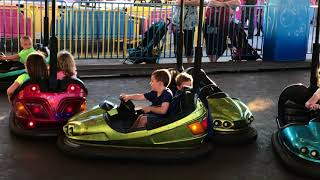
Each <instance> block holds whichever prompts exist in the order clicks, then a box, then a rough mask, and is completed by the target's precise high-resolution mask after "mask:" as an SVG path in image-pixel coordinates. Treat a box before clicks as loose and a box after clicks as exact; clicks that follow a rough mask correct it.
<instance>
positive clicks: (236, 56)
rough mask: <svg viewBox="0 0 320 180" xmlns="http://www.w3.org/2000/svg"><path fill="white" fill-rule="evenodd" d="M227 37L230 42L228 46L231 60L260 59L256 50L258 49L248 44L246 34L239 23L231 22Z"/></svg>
mask: <svg viewBox="0 0 320 180" xmlns="http://www.w3.org/2000/svg"><path fill="white" fill-rule="evenodd" d="M229 38H230V40H231V44H229V45H228V46H229V48H230V50H231V58H232V60H233V61H241V60H248V61H255V60H257V59H261V57H260V55H259V54H258V52H257V50H258V49H254V48H253V47H252V46H251V45H250V44H249V42H248V39H247V34H246V32H245V31H244V29H243V27H242V26H241V25H240V24H237V23H235V22H231V24H230V32H229Z"/></svg>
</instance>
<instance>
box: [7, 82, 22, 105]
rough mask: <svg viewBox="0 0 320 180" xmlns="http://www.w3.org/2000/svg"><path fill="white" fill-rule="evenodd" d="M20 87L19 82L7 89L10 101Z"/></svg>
mask: <svg viewBox="0 0 320 180" xmlns="http://www.w3.org/2000/svg"><path fill="white" fill-rule="evenodd" d="M19 86H20V84H19V83H18V82H16V81H15V82H14V83H13V84H12V85H11V86H10V87H9V88H8V89H7V95H8V99H9V101H10V99H11V96H12V95H13V93H14V91H15V90H16V89H17V88H18V87H19Z"/></svg>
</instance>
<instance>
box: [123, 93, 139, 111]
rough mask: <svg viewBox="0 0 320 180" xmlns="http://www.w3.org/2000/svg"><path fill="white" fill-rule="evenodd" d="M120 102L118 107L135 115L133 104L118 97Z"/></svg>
mask: <svg viewBox="0 0 320 180" xmlns="http://www.w3.org/2000/svg"><path fill="white" fill-rule="evenodd" d="M120 101H121V103H120V106H123V107H125V108H126V109H127V110H128V111H129V112H130V113H133V114H135V112H136V111H135V106H134V104H133V102H132V101H131V100H129V101H127V102H125V101H124V100H123V98H122V97H121V96H120Z"/></svg>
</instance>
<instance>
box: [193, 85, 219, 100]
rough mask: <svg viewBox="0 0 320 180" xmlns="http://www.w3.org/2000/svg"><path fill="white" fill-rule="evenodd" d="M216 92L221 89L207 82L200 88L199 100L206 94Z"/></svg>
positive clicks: (203, 98) (206, 95) (204, 97)
mask: <svg viewBox="0 0 320 180" xmlns="http://www.w3.org/2000/svg"><path fill="white" fill-rule="evenodd" d="M218 92H222V91H221V90H220V89H219V88H218V87H217V85H215V84H208V85H205V86H204V87H202V88H201V89H200V93H199V97H200V99H201V100H205V99H206V98H207V97H208V96H210V95H212V94H214V93H218Z"/></svg>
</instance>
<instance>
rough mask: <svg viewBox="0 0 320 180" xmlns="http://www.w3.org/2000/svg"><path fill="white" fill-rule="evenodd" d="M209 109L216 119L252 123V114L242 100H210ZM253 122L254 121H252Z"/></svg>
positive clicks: (227, 98)
mask: <svg viewBox="0 0 320 180" xmlns="http://www.w3.org/2000/svg"><path fill="white" fill-rule="evenodd" d="M208 104H209V108H210V110H211V114H212V115H213V118H214V119H219V120H228V121H241V120H244V121H247V123H248V124H249V123H250V119H252V117H253V116H252V113H251V111H250V110H249V108H248V107H247V106H246V105H245V104H244V103H242V102H241V101H240V100H237V99H233V98H230V97H224V98H208ZM251 121H252V120H251Z"/></svg>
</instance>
